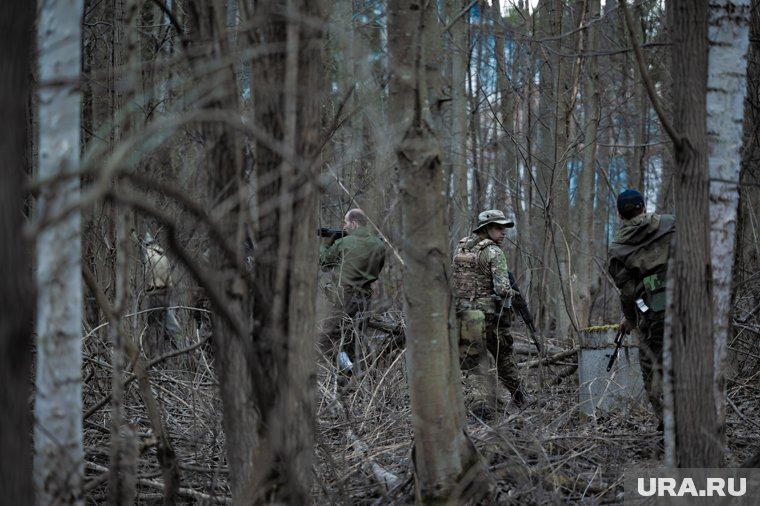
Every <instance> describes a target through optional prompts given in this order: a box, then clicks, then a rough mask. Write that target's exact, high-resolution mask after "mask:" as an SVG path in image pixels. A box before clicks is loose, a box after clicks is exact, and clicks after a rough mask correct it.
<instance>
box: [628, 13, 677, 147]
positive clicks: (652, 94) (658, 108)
mask: <svg viewBox="0 0 760 506" xmlns="http://www.w3.org/2000/svg"><path fill="white" fill-rule="evenodd" d="M618 3H619V4H620V8H621V9H623V15H624V18H625V26H626V28H627V29H628V37H629V38H630V39H631V45H633V52H634V54H635V55H636V61H637V62H638V64H639V72H641V79H642V80H643V81H644V86H645V88H646V90H647V95H649V100H651V101H652V107H653V108H654V110H655V112H656V113H657V117H658V118H660V123H661V124H662V128H664V129H665V132H667V134H668V136H669V137H670V138H671V140H672V141H673V144H674V145H675V147H676V149H678V150H680V149H683V147H684V138H683V137H682V136H681V135H680V134H679V133H678V132H676V130H675V128H673V125H671V123H670V121H669V120H668V118H667V116H665V111H664V110H663V109H662V105H661V104H660V99H659V97H658V96H657V91H656V90H655V89H654V85H653V84H652V79H651V78H650V77H649V72H648V71H647V65H646V62H645V61H644V55H643V53H642V52H641V47H639V42H638V41H637V40H636V36H635V34H634V33H633V19H631V13H630V11H629V10H628V4H627V1H626V0H618Z"/></svg>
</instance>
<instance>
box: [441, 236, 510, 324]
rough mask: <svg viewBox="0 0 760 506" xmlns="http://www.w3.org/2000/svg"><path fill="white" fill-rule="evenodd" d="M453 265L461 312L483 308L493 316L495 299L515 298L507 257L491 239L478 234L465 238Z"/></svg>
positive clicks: (454, 283)
mask: <svg viewBox="0 0 760 506" xmlns="http://www.w3.org/2000/svg"><path fill="white" fill-rule="evenodd" d="M452 264H453V265H452V271H453V288H454V297H455V298H456V303H457V311H464V310H467V309H479V310H481V311H484V312H486V313H493V312H495V310H496V301H495V299H494V298H493V296H494V295H496V296H499V297H502V298H505V297H507V296H510V295H511V293H512V290H511V287H510V284H509V270H508V269H507V257H506V255H504V252H503V251H502V250H501V248H500V247H499V245H498V244H496V243H495V242H493V241H492V240H491V239H488V238H484V237H481V236H479V235H477V234H473V235H471V236H469V237H465V238H463V239H462V240H460V241H459V246H458V247H457V250H456V252H455V253H454V258H453V262H452Z"/></svg>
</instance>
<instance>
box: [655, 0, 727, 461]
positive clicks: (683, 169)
mask: <svg viewBox="0 0 760 506" xmlns="http://www.w3.org/2000/svg"><path fill="white" fill-rule="evenodd" d="M707 19H708V18H707V4H706V3H699V2H691V1H689V0H673V1H672V2H670V4H668V21H669V23H670V26H671V37H672V41H673V56H672V59H673V63H672V68H673V89H674V93H673V98H674V104H673V128H672V129H671V131H673V133H674V134H673V137H674V144H675V155H676V167H675V176H676V177H675V185H676V188H675V193H676V196H677V198H676V206H675V208H676V216H677V217H678V236H677V238H676V239H675V241H676V244H675V248H674V249H675V254H674V257H673V258H672V261H671V265H670V266H669V269H668V287H669V290H668V312H667V317H666V323H665V347H666V350H665V356H666V357H667V356H668V355H669V357H670V359H671V360H672V368H671V367H670V365H669V364H668V361H667V358H666V359H665V363H664V371H665V372H664V374H665V380H666V389H665V391H666V392H665V393H666V405H667V404H668V402H667V401H668V397H667V396H668V395H671V392H672V401H673V407H674V415H675V420H673V419H671V417H669V416H668V414H667V412H666V413H665V429H666V431H668V432H670V431H671V430H673V428H674V429H675V441H673V440H672V438H666V444H667V446H666V458H667V459H668V461H669V462H671V463H673V464H677V465H678V466H680V467H717V466H718V464H719V463H720V458H721V455H722V453H723V452H722V446H721V438H720V430H719V427H718V420H717V413H716V411H715V405H716V400H715V388H714V370H715V369H714V367H715V365H714V338H713V321H712V318H711V317H710V316H709V315H713V314H714V313H713V301H712V298H711V296H710V294H712V286H713V275H712V269H711V267H710V230H709V226H710V225H709V224H710V215H709V209H708V202H709V185H708V163H707V148H706V147H707V131H706V121H705V118H706V114H707V110H706V96H707ZM705 294H707V295H705ZM668 342H670V353H668ZM671 374H672V376H670V375H671ZM669 377H671V378H672V382H671V388H672V390H671V389H670V388H667V385H668V381H669ZM673 444H675V447H674V446H673Z"/></svg>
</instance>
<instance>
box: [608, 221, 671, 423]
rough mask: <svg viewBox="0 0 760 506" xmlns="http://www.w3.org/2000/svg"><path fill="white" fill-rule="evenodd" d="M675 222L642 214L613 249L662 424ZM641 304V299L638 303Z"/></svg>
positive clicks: (613, 268) (624, 227) (615, 272)
mask: <svg viewBox="0 0 760 506" xmlns="http://www.w3.org/2000/svg"><path fill="white" fill-rule="evenodd" d="M673 232H675V218H674V217H673V216H672V215H669V214H664V215H659V214H653V213H649V214H640V215H638V216H636V217H634V218H632V219H630V220H623V222H622V223H621V225H620V228H619V229H618V230H617V232H616V233H615V238H614V240H613V242H612V244H611V245H610V249H609V273H610V275H611V276H612V278H613V279H614V280H615V285H616V286H617V287H618V288H619V289H620V306H621V308H622V310H623V315H625V317H626V319H627V320H628V321H630V322H632V323H634V324H635V325H636V326H637V327H638V328H639V330H640V331H641V338H640V348H639V360H640V363H641V374H642V376H643V379H644V386H645V387H646V390H647V394H648V396H649V401H650V402H651V403H652V408H653V409H654V412H655V414H656V415H657V417H658V418H659V419H660V421H662V383H661V382H662V336H663V331H664V321H665V300H664V289H665V275H666V269H667V262H668V257H669V256H670V240H671V237H672V234H673ZM637 301H640V302H639V303H638V304H637Z"/></svg>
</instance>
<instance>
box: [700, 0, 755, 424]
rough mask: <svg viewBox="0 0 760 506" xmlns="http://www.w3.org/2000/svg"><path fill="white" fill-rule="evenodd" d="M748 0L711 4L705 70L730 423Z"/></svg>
mask: <svg viewBox="0 0 760 506" xmlns="http://www.w3.org/2000/svg"><path fill="white" fill-rule="evenodd" d="M749 17H750V0H732V1H728V0H718V1H712V2H710V9H709V11H708V32H707V33H708V38H709V54H708V66H707V71H708V74H707V136H708V137H707V139H708V142H709V144H708V161H707V162H708V165H709V171H710V245H711V258H712V268H713V283H714V284H713V292H712V296H713V311H714V313H713V324H714V329H713V335H714V336H715V386H716V392H715V402H716V410H717V413H718V424H719V427H720V428H721V432H723V431H722V428H723V424H724V423H725V418H726V402H725V395H726V393H725V389H726V384H725V375H724V374H723V366H724V364H725V361H726V354H727V351H728V334H729V328H730V321H731V319H730V315H731V288H732V286H731V285H732V280H733V278H732V275H731V274H732V268H733V259H734V245H735V244H736V219H737V218H736V216H737V208H738V204H739V184H738V183H739V174H740V168H741V148H742V141H743V125H744V97H745V96H746V93H747V80H746V76H747V47H748V45H749Z"/></svg>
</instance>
